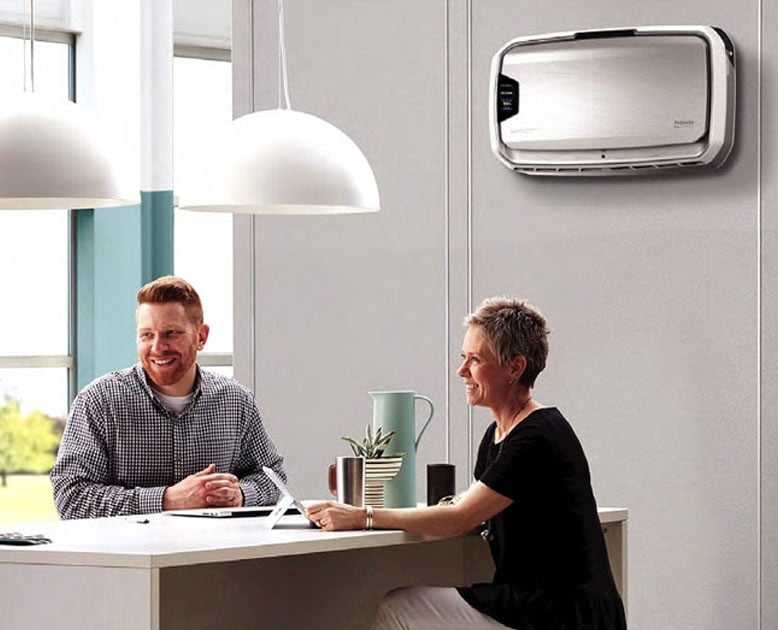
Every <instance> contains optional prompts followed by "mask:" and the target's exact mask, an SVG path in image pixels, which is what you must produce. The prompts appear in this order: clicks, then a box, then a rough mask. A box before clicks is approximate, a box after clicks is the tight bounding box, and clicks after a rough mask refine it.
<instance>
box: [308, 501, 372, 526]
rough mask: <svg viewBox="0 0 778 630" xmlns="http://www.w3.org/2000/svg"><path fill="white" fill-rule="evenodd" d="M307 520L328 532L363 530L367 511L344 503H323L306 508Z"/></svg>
mask: <svg viewBox="0 0 778 630" xmlns="http://www.w3.org/2000/svg"><path fill="white" fill-rule="evenodd" d="M306 512H307V513H308V518H309V519H311V520H312V521H314V522H315V523H317V524H318V525H319V527H321V528H322V529H324V530H326V531H328V532H334V531H336V530H344V529H365V523H366V522H367V510H366V509H365V508H363V507H354V506H353V505H346V504H345V503H336V502H335V501H325V502H324V503H315V504H313V505H309V506H308V508H306Z"/></svg>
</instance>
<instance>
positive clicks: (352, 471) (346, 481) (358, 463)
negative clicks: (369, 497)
mask: <svg viewBox="0 0 778 630" xmlns="http://www.w3.org/2000/svg"><path fill="white" fill-rule="evenodd" d="M337 461H338V463H337V464H336V465H335V469H336V478H337V481H338V495H337V496H338V501H339V502H340V503H348V504H349V505H354V506H356V507H362V506H363V505H364V504H365V458H364V457H351V456H340V457H338V460H337Z"/></svg>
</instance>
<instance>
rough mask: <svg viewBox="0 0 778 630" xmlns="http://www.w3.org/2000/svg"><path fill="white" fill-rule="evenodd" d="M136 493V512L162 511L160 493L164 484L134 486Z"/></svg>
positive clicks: (162, 492) (162, 491)
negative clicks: (148, 486) (149, 486)
mask: <svg viewBox="0 0 778 630" xmlns="http://www.w3.org/2000/svg"><path fill="white" fill-rule="evenodd" d="M135 490H136V491H137V493H138V514H155V513H157V512H161V511H162V495H164V494H165V486H158V487H156V488H135Z"/></svg>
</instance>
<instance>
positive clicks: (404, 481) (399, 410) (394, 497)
mask: <svg viewBox="0 0 778 630" xmlns="http://www.w3.org/2000/svg"><path fill="white" fill-rule="evenodd" d="M368 393H369V394H370V395H371V396H372V397H373V431H375V430H376V429H377V428H378V427H381V428H382V430H383V432H384V434H386V433H387V432H389V431H394V432H395V435H394V437H393V438H392V441H391V442H390V443H389V447H388V448H387V451H386V455H391V454H392V453H405V457H403V463H402V467H401V468H400V472H399V473H397V476H396V477H395V478H394V479H392V480H391V481H387V482H386V485H385V489H384V505H385V506H386V507H390V508H400V507H416V450H417V449H418V448H419V440H421V436H422V435H423V434H424V431H425V430H426V429H427V426H428V425H429V423H430V421H431V420H432V415H433V414H434V413H435V406H434V405H433V404H432V401H431V400H430V399H429V398H427V397H426V396H421V395H419V394H417V393H415V392H412V391H391V392H368ZM416 400H423V401H425V402H426V403H427V404H428V405H429V406H430V415H429V417H428V418H427V420H426V421H425V422H424V425H423V426H422V427H421V431H419V434H418V436H417V435H416Z"/></svg>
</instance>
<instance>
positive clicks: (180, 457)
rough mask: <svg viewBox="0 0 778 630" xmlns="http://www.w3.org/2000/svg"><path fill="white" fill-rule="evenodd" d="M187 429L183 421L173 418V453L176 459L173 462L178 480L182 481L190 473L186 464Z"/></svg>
mask: <svg viewBox="0 0 778 630" xmlns="http://www.w3.org/2000/svg"><path fill="white" fill-rule="evenodd" d="M185 445H186V431H185V427H184V423H183V422H179V421H178V419H176V420H173V454H174V458H175V461H174V463H173V466H174V470H175V476H176V480H178V481H180V480H181V479H183V478H184V477H186V475H187V474H188V473H187V472H186V471H185V469H184V466H185V464H186V452H185Z"/></svg>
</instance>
